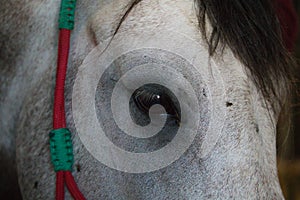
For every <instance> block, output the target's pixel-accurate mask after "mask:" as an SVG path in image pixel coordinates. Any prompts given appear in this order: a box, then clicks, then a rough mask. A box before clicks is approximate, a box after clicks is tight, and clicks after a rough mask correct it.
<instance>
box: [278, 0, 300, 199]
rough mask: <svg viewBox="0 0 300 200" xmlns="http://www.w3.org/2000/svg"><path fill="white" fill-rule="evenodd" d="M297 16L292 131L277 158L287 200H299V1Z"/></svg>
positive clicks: (299, 0) (296, 6) (296, 5)
mask: <svg viewBox="0 0 300 200" xmlns="http://www.w3.org/2000/svg"><path fill="white" fill-rule="evenodd" d="M293 2H294V6H295V8H296V12H297V15H298V37H297V38H298V39H297V42H296V45H295V50H294V56H295V58H296V62H297V66H296V67H297V68H296V81H295V82H296V87H297V90H296V92H295V96H294V101H293V104H292V114H293V131H292V132H291V133H290V135H289V139H288V141H287V142H286V143H285V144H284V148H285V149H286V153H284V155H283V156H281V157H279V162H278V166H279V178H280V183H281V186H282V188H283V192H284V195H285V197H286V199H287V200H300V92H299V91H300V0H294V1H293Z"/></svg>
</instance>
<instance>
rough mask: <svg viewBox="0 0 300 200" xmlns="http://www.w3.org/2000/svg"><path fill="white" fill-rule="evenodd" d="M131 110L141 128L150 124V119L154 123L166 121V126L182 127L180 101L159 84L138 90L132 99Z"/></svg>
mask: <svg viewBox="0 0 300 200" xmlns="http://www.w3.org/2000/svg"><path fill="white" fill-rule="evenodd" d="M129 110H130V115H131V118H132V120H133V121H134V122H135V123H136V124H137V125H140V126H147V125H148V124H150V122H151V119H150V117H152V120H153V121H154V122H155V121H161V120H165V119H166V123H165V126H179V125H180V120H181V111H180V105H179V102H178V99H177V98H176V96H175V95H174V94H173V93H172V92H171V91H170V90H169V89H168V88H166V87H164V86H162V85H159V84H146V85H143V86H142V87H140V88H138V89H136V90H135V91H134V92H133V94H132V96H131V98H130V101H129ZM149 115H150V116H149Z"/></svg>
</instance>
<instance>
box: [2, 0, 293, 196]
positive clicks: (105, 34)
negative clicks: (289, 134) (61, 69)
mask: <svg viewBox="0 0 300 200" xmlns="http://www.w3.org/2000/svg"><path fill="white" fill-rule="evenodd" d="M11 8H13V9H11ZM59 8H60V2H59V1H36V0H34V1H33V0H32V1H20V0H13V1H5V2H2V5H1V6H0V9H1V11H0V13H1V14H0V19H1V21H4V22H5V23H2V24H1V25H0V27H1V56H2V58H1V74H2V76H1V87H0V88H1V106H0V113H1V118H2V119H1V127H2V131H1V132H2V133H1V135H2V137H1V140H0V141H1V157H2V163H4V165H2V166H1V169H2V170H1V171H2V173H3V171H5V173H7V174H8V175H9V177H10V179H9V180H7V179H3V180H2V184H7V185H14V186H15V185H17V184H18V185H19V187H20V192H21V195H22V198H23V199H53V198H54V196H55V172H54V170H53V166H52V164H51V161H50V153H49V137H48V132H49V131H50V130H51V125H52V116H51V115H52V106H53V93H54V92H53V91H54V79H55V70H56V58H57V35H58V29H57V28H56V27H57V21H58V15H59ZM256 14H259V16H261V17H260V18H258V17H257V16H258V15H256ZM279 35H280V31H279V30H278V23H277V20H276V18H275V15H274V12H273V9H272V8H271V4H270V2H269V1H267V0H264V1H245V2H244V1H238V0H235V1H232V2H231V1H224V0H223V1H220V0H214V1H205V0H199V1H192V0H180V1H179V0H172V1H171V0H154V1H153V0H151V1H150V0H139V1H136V0H135V1H132V0H114V1H109V0H99V1H81V0H78V2H77V7H76V15H75V28H74V30H73V31H72V37H71V48H70V55H69V57H70V60H69V66H68V72H67V79H66V85H65V90H66V91H65V98H66V99H65V107H66V118H67V124H68V128H69V129H70V130H71V132H72V141H73V146H74V147H73V148H74V149H73V152H74V160H75V163H74V166H73V168H74V170H73V175H74V177H75V180H76V182H77V184H78V187H79V188H80V190H81V191H82V193H83V194H84V196H85V197H86V198H87V199H249V198H253V199H283V198H284V197H283V194H282V191H281V188H280V184H279V180H278V175H277V167H276V124H277V120H278V117H279V113H280V110H281V108H282V104H283V103H282V102H281V101H279V100H280V99H283V101H285V100H286V99H287V97H286V96H287V95H288V92H289V84H288V80H289V71H288V70H289V68H288V67H287V66H288V65H287V63H288V62H289V57H288V55H287V53H286V50H285V49H284V47H283V45H282V42H281V38H280V36H279ZM16 171H17V173H16ZM9 183H10V184H9ZM3 191H4V192H5V193H7V191H9V193H10V195H11V196H14V197H15V198H17V197H19V196H18V191H15V189H14V188H13V189H10V188H8V189H7V190H3ZM66 197H67V199H70V198H71V196H70V194H69V193H66Z"/></svg>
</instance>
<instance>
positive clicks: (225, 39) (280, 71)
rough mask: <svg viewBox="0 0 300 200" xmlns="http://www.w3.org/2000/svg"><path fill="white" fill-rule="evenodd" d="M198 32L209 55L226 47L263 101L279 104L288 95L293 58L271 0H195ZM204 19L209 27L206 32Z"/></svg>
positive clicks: (281, 103)
mask: <svg viewBox="0 0 300 200" xmlns="http://www.w3.org/2000/svg"><path fill="white" fill-rule="evenodd" d="M195 2H196V5H197V13H198V19H199V27H200V30H201V32H202V35H203V36H204V37H205V39H206V41H207V42H208V45H209V53H210V55H214V54H215V53H216V49H217V47H218V46H219V45H222V46H223V47H224V46H228V47H229V48H230V49H231V50H232V51H233V53H234V55H235V56H236V57H237V58H238V59H239V60H240V61H241V62H242V63H243V64H244V65H245V67H246V68H247V69H248V71H249V72H250V74H249V75H250V77H251V78H252V80H253V81H254V83H255V85H256V87H257V88H258V89H259V90H260V91H261V93H262V94H263V96H264V98H265V99H266V101H268V102H271V103H274V100H275V101H276V102H279V103H280V105H283V104H284V103H285V101H286V100H287V99H288V98H284V96H281V95H282V94H280V93H279V92H278V90H279V88H284V90H285V91H286V94H284V95H290V92H291V80H292V68H293V61H292V59H291V56H290V55H289V53H288V51H287V50H286V49H285V47H284V45H283V42H282V34H281V30H280V24H279V21H278V19H277V17H276V15H275V11H274V8H275V6H276V5H274V1H271V0H195ZM206 18H207V19H208V21H209V22H210V23H211V26H212V28H213V30H212V33H211V35H206V30H205V21H206Z"/></svg>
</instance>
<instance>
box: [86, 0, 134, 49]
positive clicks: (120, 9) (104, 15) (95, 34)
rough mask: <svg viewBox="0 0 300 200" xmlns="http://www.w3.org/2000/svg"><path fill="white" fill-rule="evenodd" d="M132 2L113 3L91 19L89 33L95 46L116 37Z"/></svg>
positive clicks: (116, 1)
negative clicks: (115, 34)
mask: <svg viewBox="0 0 300 200" xmlns="http://www.w3.org/2000/svg"><path fill="white" fill-rule="evenodd" d="M132 2H133V1H132V0H115V1H112V2H111V3H109V4H107V5H104V6H103V7H102V8H100V9H99V10H98V11H97V12H95V13H93V14H92V15H91V17H89V20H88V25H87V32H88V37H89V40H90V41H91V42H92V43H93V45H94V46H97V45H99V44H102V43H104V42H105V41H106V40H107V39H108V38H111V37H112V36H113V35H114V33H115V32H116V30H117V29H118V27H119V26H120V23H121V20H122V19H123V17H124V15H126V13H127V11H128V9H130V7H131V6H132Z"/></svg>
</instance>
